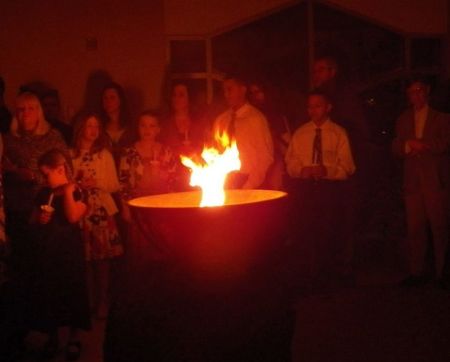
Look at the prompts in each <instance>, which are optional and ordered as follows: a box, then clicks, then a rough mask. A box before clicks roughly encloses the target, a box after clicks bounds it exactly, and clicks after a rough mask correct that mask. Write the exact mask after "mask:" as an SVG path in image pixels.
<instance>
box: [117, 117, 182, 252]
mask: <svg viewBox="0 0 450 362" xmlns="http://www.w3.org/2000/svg"><path fill="white" fill-rule="evenodd" d="M159 132H160V127H159V121H158V117H157V115H156V114H155V113H153V112H151V111H146V112H143V113H142V114H141V115H140V117H139V119H138V125H137V135H138V140H137V141H136V142H135V143H134V144H133V145H132V146H131V147H128V148H125V149H124V151H123V152H122V156H121V158H120V168H119V179H120V187H121V198H122V217H123V218H124V219H125V221H127V222H128V223H129V225H130V228H129V231H128V238H129V239H130V247H133V246H137V245H136V244H139V242H140V241H143V239H142V238H143V236H142V235H140V233H139V231H138V229H137V227H136V225H134V224H133V223H132V222H131V216H130V211H129V208H128V205H127V201H128V200H130V199H132V198H135V197H140V196H146V195H152V194H161V193H167V192H169V191H171V190H170V187H171V184H172V178H173V175H174V170H175V162H174V158H173V155H172V152H171V151H170V149H169V148H168V147H166V146H164V145H163V144H161V143H160V142H158V141H157V136H158V134H159ZM135 250H136V249H135Z"/></svg>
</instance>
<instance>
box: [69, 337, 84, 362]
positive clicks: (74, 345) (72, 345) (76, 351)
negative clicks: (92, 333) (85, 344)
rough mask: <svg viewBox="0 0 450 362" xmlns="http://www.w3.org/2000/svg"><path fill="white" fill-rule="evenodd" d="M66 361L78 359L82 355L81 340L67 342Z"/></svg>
mask: <svg viewBox="0 0 450 362" xmlns="http://www.w3.org/2000/svg"><path fill="white" fill-rule="evenodd" d="M65 354H66V361H78V360H79V359H80V355H81V342H80V341H74V342H69V343H67V346H66V353H65Z"/></svg>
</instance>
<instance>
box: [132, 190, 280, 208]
mask: <svg viewBox="0 0 450 362" xmlns="http://www.w3.org/2000/svg"><path fill="white" fill-rule="evenodd" d="M225 192H226V193H232V194H239V193H251V192H258V193H261V192H262V193H265V194H266V195H270V194H271V195H272V197H267V198H262V199H260V200H255V201H251V202H246V201H242V202H233V203H226V204H225V205H221V206H205V207H200V196H201V191H200V190H194V191H185V192H172V193H168V194H157V195H148V196H141V197H136V198H133V199H131V200H128V202H127V204H128V205H129V206H130V207H132V208H138V209H150V210H151V209H167V210H188V209H195V210H201V209H206V210H208V209H223V208H227V207H233V206H245V205H257V204H262V203H267V202H274V201H278V200H282V199H285V198H286V197H287V196H288V193H287V192H285V191H280V190H266V189H246V190H240V189H238V190H226V191H225ZM194 194H195V195H199V197H198V200H199V201H198V204H197V205H186V206H180V205H178V206H175V205H164V204H160V205H140V204H139V203H137V201H138V200H143V199H147V200H148V199H150V200H151V199H157V198H165V197H170V198H172V197H174V195H180V196H181V195H185V196H188V195H194ZM168 195H170V196H168Z"/></svg>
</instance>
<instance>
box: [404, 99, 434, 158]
mask: <svg viewBox="0 0 450 362" xmlns="http://www.w3.org/2000/svg"><path fill="white" fill-rule="evenodd" d="M428 109H429V107H428V105H426V106H425V107H423V108H422V109H421V110H419V111H416V110H414V134H415V136H416V139H418V140H420V139H422V138H423V130H424V129H425V123H426V121H427V118H428ZM410 152H411V147H410V146H409V144H408V142H406V143H405V153H406V154H408V153H410Z"/></svg>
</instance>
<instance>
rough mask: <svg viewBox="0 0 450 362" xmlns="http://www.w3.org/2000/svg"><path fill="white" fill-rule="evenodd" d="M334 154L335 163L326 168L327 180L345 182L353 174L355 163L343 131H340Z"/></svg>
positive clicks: (345, 133)
mask: <svg viewBox="0 0 450 362" xmlns="http://www.w3.org/2000/svg"><path fill="white" fill-rule="evenodd" d="M336 152H337V155H336V163H335V164H334V165H329V166H327V167H326V168H327V178H329V179H333V180H345V179H347V178H348V177H349V176H351V175H352V174H353V173H354V172H355V170H356V167H355V162H354V161H353V156H352V152H351V149H350V143H349V140H348V136H347V132H345V131H344V130H341V132H340V133H339V138H338V144H337V149H336Z"/></svg>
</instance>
